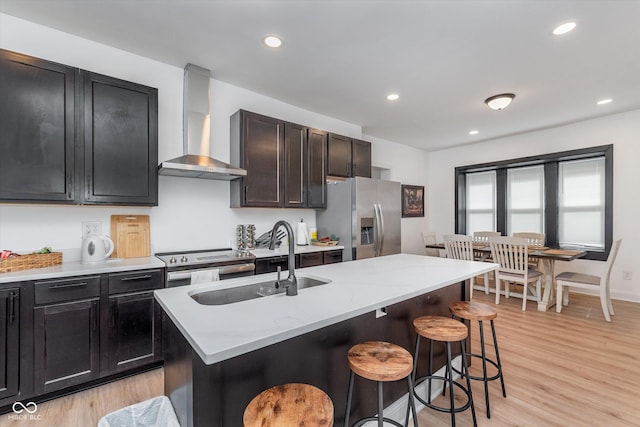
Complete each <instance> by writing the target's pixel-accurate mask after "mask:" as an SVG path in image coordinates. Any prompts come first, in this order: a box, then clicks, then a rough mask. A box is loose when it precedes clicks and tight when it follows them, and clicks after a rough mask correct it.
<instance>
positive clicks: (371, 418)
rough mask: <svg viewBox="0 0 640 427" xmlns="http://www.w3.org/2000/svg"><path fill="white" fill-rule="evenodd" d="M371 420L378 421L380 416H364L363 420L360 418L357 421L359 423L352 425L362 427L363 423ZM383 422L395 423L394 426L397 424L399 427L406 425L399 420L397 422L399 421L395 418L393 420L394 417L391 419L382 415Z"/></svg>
mask: <svg viewBox="0 0 640 427" xmlns="http://www.w3.org/2000/svg"><path fill="white" fill-rule="evenodd" d="M369 421H378V417H367V418H362V419H361V420H358V422H357V423H355V424H354V425H353V426H351V427H360V426H361V425H363V424H364V423H366V422H369ZM382 422H385V423H390V424H393V425H394V426H397V427H405V425H404V424H400V423H399V422H397V421H395V420H392V419H390V418H385V417H382Z"/></svg>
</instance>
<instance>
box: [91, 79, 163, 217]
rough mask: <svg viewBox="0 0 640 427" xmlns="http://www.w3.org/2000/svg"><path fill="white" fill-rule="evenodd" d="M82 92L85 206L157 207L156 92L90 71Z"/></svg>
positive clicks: (152, 89)
mask: <svg viewBox="0 0 640 427" xmlns="http://www.w3.org/2000/svg"><path fill="white" fill-rule="evenodd" d="M82 82H83V88H84V152H85V153H84V177H85V179H84V182H85V186H84V188H85V191H84V202H86V203H105V204H122V205H150V206H154V205H157V204H158V176H157V172H156V169H157V164H158V122H157V121H158V90H157V89H154V88H151V87H148V86H143V85H139V84H136V83H131V82H127V81H124V80H119V79H115V78H113V77H108V76H103V75H100V74H94V73H89V72H82Z"/></svg>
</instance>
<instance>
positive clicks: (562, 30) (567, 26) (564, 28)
mask: <svg viewBox="0 0 640 427" xmlns="http://www.w3.org/2000/svg"><path fill="white" fill-rule="evenodd" d="M575 27H576V23H575V22H565V23H564V24H560V25H558V26H557V27H556V28H554V29H553V35H554V36H560V35H562V34H567V33H568V32H569V31H571V30H573V29H574V28H575Z"/></svg>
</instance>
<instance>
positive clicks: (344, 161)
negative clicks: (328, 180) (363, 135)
mask: <svg viewBox="0 0 640 427" xmlns="http://www.w3.org/2000/svg"><path fill="white" fill-rule="evenodd" d="M327 151H328V153H327V159H328V160H327V175H330V176H336V177H342V178H349V177H353V176H364V177H368V178H371V143H370V142H367V141H362V140H359V139H352V138H348V137H346V136H342V135H337V134H333V133H331V134H329V140H328V143H327Z"/></svg>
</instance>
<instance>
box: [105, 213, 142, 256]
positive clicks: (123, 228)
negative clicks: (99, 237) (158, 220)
mask: <svg viewBox="0 0 640 427" xmlns="http://www.w3.org/2000/svg"><path fill="white" fill-rule="evenodd" d="M149 236H150V228H149V215H111V240H113V245H114V246H115V249H114V250H113V255H111V257H112V258H139V257H146V256H151V243H150V237H149Z"/></svg>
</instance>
